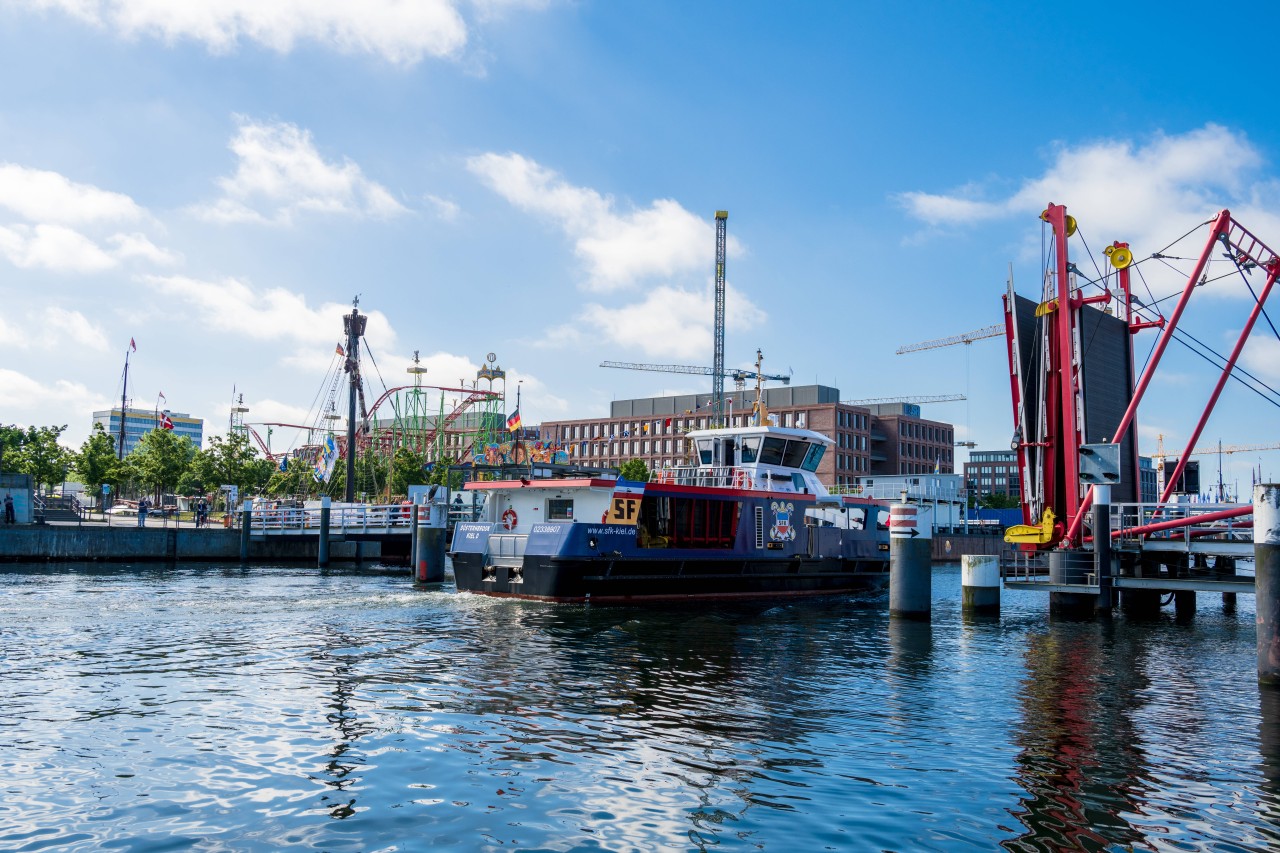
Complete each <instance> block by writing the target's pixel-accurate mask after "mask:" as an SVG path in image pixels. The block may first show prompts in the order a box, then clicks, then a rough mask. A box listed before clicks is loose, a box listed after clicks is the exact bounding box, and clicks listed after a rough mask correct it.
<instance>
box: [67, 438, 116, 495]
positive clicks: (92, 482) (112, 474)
mask: <svg viewBox="0 0 1280 853" xmlns="http://www.w3.org/2000/svg"><path fill="white" fill-rule="evenodd" d="M73 465H74V467H75V472H76V476H77V477H79V478H80V481H81V482H82V483H84V484H85V486H87V487H88V488H89V491H90V492H91V493H92V494H101V493H102V484H103V483H111V484H112V485H118V484H119V476H120V472H119V461H118V460H117V458H116V442H115V439H114V438H112V437H111V436H109V435H107V432H106V430H104V429H103V428H102V424H99V423H95V424H94V425H93V431H92V432H91V433H89V437H88V438H86V439H85V440H84V444H81V445H80V451H79V452H78V453H76V454H75V459H74V460H73Z"/></svg>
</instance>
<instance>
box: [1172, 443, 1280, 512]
mask: <svg viewBox="0 0 1280 853" xmlns="http://www.w3.org/2000/svg"><path fill="white" fill-rule="evenodd" d="M1263 450H1280V443H1273V444H1211V445H1206V446H1203V447H1197V448H1194V449H1193V450H1192V451H1191V452H1190V453H1188V454H1187V455H1188V456H1212V455H1214V454H1227V455H1229V454H1232V453H1257V452H1259V451H1263ZM1181 456H1182V454H1181V453H1165V452H1164V433H1161V434H1159V435H1158V436H1156V452H1155V453H1153V454H1151V461H1152V462H1154V463H1155V469H1156V491H1158V492H1160V493H1161V494H1163V493H1164V460H1165V459H1170V458H1172V459H1177V458H1179V457H1181ZM1219 461H1221V460H1219ZM1218 468H1219V470H1218V492H1219V494H1218V497H1219V499H1221V497H1222V494H1221V493H1222V470H1221V468H1222V466H1221V465H1219V466H1218Z"/></svg>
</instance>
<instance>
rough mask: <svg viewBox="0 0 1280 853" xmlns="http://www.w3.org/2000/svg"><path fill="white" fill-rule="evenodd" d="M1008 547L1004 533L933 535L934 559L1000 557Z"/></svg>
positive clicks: (955, 559) (957, 559)
mask: <svg viewBox="0 0 1280 853" xmlns="http://www.w3.org/2000/svg"><path fill="white" fill-rule="evenodd" d="M1007 547H1008V546H1007V545H1005V544H1004V534H1003V533H941V532H937V533H934V534H933V559H935V560H939V561H943V562H946V561H951V560H954V561H957V562H958V561H959V560H960V558H961V557H999V556H1000V552H1001V551H1003V550H1004V549H1005V548H1007Z"/></svg>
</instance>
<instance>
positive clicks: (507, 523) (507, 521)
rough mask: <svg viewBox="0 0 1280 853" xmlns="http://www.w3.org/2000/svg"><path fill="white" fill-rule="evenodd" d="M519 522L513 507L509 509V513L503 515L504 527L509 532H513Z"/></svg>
mask: <svg viewBox="0 0 1280 853" xmlns="http://www.w3.org/2000/svg"><path fill="white" fill-rule="evenodd" d="M519 521H520V519H519V516H517V515H516V511H515V510H514V509H512V508H511V507H507V511H506V512H504V513H503V514H502V526H503V527H504V528H505V529H507V530H513V529H515V526H516V524H518V523H519Z"/></svg>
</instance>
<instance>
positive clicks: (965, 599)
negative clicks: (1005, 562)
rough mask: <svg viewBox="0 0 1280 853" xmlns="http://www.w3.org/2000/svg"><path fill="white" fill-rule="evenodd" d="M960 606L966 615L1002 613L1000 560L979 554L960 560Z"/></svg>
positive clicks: (963, 557) (967, 555) (969, 555)
mask: <svg viewBox="0 0 1280 853" xmlns="http://www.w3.org/2000/svg"><path fill="white" fill-rule="evenodd" d="M960 606H961V609H962V610H964V612H966V613H976V614H984V615H986V614H999V613H1000V560H999V559H997V558H996V557H990V556H986V555H979V554H965V555H964V556H962V557H961V558H960Z"/></svg>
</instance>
